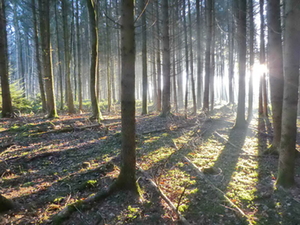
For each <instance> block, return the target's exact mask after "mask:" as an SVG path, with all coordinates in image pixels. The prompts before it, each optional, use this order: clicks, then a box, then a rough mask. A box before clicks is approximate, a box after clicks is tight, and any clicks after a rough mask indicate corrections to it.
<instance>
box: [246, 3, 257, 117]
mask: <svg viewBox="0 0 300 225" xmlns="http://www.w3.org/2000/svg"><path fill="white" fill-rule="evenodd" d="M249 26H250V27H249V36H250V37H249V51H250V53H249V58H250V59H249V61H250V78H249V96H248V116H247V121H248V122H250V120H251V118H252V111H253V65H254V38H255V36H254V29H255V28H254V15H253V0H249Z"/></svg>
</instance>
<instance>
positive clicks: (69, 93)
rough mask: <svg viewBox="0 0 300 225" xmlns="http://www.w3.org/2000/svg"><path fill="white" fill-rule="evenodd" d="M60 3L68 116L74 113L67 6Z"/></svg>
mask: <svg viewBox="0 0 300 225" xmlns="http://www.w3.org/2000/svg"><path fill="white" fill-rule="evenodd" d="M61 1H62V15H63V30H64V43H65V72H66V87H67V90H66V95H67V105H68V112H69V113H70V114H73V113H75V107H74V101H73V93H72V86H71V74H70V69H71V68H70V64H71V52H70V37H69V36H70V35H69V29H70V28H69V26H68V6H67V4H68V3H67V1H66V0H61Z"/></svg>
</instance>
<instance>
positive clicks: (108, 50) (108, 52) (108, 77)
mask: <svg viewBox="0 0 300 225" xmlns="http://www.w3.org/2000/svg"><path fill="white" fill-rule="evenodd" d="M107 4H108V3H107V1H105V12H106V15H108V16H109V10H108V6H107ZM105 23H106V29H105V31H106V82H107V104H108V106H107V111H108V112H110V111H111V76H112V73H111V66H110V64H111V35H110V30H109V27H108V23H109V22H108V18H107V17H106V20H105Z"/></svg>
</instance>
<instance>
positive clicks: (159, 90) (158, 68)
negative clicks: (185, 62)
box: [156, 0, 161, 111]
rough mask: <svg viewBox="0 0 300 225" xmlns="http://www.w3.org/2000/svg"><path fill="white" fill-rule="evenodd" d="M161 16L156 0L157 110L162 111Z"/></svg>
mask: <svg viewBox="0 0 300 225" xmlns="http://www.w3.org/2000/svg"><path fill="white" fill-rule="evenodd" d="M159 20H160V16H159V0H157V1H156V30H157V57H156V60H157V86H158V88H157V111H161V58H160V57H161V56H160V51H161V49H160V24H159V23H160V21H159Z"/></svg>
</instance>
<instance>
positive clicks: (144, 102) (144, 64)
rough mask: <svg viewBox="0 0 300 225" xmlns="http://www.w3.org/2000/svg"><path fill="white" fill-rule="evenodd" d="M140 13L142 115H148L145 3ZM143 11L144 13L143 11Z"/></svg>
mask: <svg viewBox="0 0 300 225" xmlns="http://www.w3.org/2000/svg"><path fill="white" fill-rule="evenodd" d="M140 4H141V12H142V67H143V79H142V83H143V99H142V115H146V114H148V102H147V92H148V78H147V29H146V9H145V10H144V7H145V6H146V1H145V0H143V1H141V3H140ZM143 10H144V11H143Z"/></svg>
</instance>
